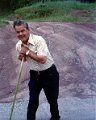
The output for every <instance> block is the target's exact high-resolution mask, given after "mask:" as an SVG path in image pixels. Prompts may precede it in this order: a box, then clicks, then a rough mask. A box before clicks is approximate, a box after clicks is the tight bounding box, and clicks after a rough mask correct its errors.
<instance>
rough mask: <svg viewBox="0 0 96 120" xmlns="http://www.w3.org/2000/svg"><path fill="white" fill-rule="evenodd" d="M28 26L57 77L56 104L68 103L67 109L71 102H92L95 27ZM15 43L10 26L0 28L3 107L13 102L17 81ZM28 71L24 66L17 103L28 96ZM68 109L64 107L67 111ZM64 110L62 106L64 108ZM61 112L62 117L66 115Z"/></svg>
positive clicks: (95, 78)
mask: <svg viewBox="0 0 96 120" xmlns="http://www.w3.org/2000/svg"><path fill="white" fill-rule="evenodd" d="M29 25H30V31H31V32H33V33H34V34H38V35H42V36H43V37H44V38H45V40H46V42H47V44H48V47H49V50H50V52H51V54H52V56H53V58H54V61H55V64H56V66H57V69H58V71H59V73H60V94H59V101H60V102H61V103H63V104H64V102H63V101H62V100H63V99H64V100H65V102H66V101H67V102H68V101H70V100H71V101H70V106H71V102H72V101H73V102H72V104H75V103H74V100H75V99H76V100H77V103H78V104H81V101H82V100H83V106H84V104H85V105H86V101H87V100H89V99H90V100H93V98H95V97H96V54H95V51H96V24H95V23H93V24H92V23H84V24H83V23H59V22H42V23H39V22H38V23H35V22H34V23H32V22H29ZM16 42H17V39H16V36H15V32H14V30H13V28H12V22H9V24H8V25H6V26H4V27H1V28H0V103H1V104H3V105H4V103H8V102H9V103H11V102H12V101H13V93H14V90H15V87H16V83H17V79H18V73H19V68H20V64H21V62H20V61H19V60H18V59H17V55H16V50H15V44H16ZM28 71H29V68H28V66H27V64H26V63H24V64H23V71H22V76H21V81H20V88H19V92H18V94H17V100H19V101H20V100H21V99H23V98H25V97H26V95H28V81H29V72H28ZM45 100H46V98H45V97H43V96H41V101H42V102H44V101H45ZM79 100H80V101H79ZM94 100H96V99H94ZM67 102H66V103H67ZM75 102H76V101H75ZM87 102H88V101H87ZM44 104H45V103H44ZM67 104H68V103H67ZM94 104H95V102H93V104H92V107H93V106H94V107H96V106H95V105H94ZM64 105H65V104H64ZM76 105H77V104H76ZM45 106H46V105H45ZM70 106H67V107H68V108H70ZM67 107H66V105H65V108H67ZM76 107H78V106H75V107H74V106H73V109H74V108H75V109H76ZM60 108H61V107H60ZM68 108H67V111H68ZM85 108H86V107H85ZM62 109H63V108H61V112H62ZM71 109H72V108H71ZM86 109H87V108H86ZM83 110H84V109H83ZM90 110H91V109H90ZM93 111H95V108H94V109H93ZM64 112H65V113H66V111H64ZM71 112H72V111H71ZM87 112H88V111H87ZM62 114H63V113H62ZM77 114H78V113H77ZM91 115H92V114H91ZM75 117H76V116H75ZM71 118H72V117H71ZM2 120H3V119H2ZM62 120H64V119H62ZM66 120H74V116H73V119H66ZM76 120H79V119H78V118H77V119H76ZM80 120H81V119H80ZM82 120H95V114H93V116H92V118H90V119H82Z"/></svg>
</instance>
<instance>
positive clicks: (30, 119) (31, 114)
mask: <svg viewBox="0 0 96 120" xmlns="http://www.w3.org/2000/svg"><path fill="white" fill-rule="evenodd" d="M38 82H39V81H38V80H37V76H36V75H31V74H30V82H29V104H28V109H27V120H35V119H36V111H37V108H38V105H39V94H40V91H41V89H42V88H41V86H40V84H39V83H38Z"/></svg>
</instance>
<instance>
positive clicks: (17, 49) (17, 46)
mask: <svg viewBox="0 0 96 120" xmlns="http://www.w3.org/2000/svg"><path fill="white" fill-rule="evenodd" d="M20 51H21V44H20V43H19V42H18V43H17V44H16V52H17V56H19V52H20Z"/></svg>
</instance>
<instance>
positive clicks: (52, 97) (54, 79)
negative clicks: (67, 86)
mask: <svg viewBox="0 0 96 120" xmlns="http://www.w3.org/2000/svg"><path fill="white" fill-rule="evenodd" d="M44 92H45V94H46V97H47V100H48V102H49V104H50V112H51V116H52V117H51V119H52V120H59V118H60V116H59V110H58V103H57V99H58V93H59V73H58V72H57V71H56V69H53V70H52V72H51V73H49V75H47V80H46V84H45V85H44Z"/></svg>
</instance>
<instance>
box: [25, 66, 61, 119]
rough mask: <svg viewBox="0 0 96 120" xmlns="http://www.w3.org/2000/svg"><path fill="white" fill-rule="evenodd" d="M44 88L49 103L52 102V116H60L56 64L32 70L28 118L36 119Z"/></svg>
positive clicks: (54, 117)
mask: <svg viewBox="0 0 96 120" xmlns="http://www.w3.org/2000/svg"><path fill="white" fill-rule="evenodd" d="M42 88H43V90H44V92H45V95H46V98H47V100H48V103H49V104H50V112H51V118H53V119H54V120H57V119H58V118H59V110H58V103H57V99H58V93H59V73H58V71H57V69H56V67H55V65H52V66H51V67H50V68H48V69H47V70H44V71H41V72H36V71H33V70H30V81H29V104H28V110H27V119H28V120H35V118H36V116H35V115H36V111H37V108H38V105H39V94H40V91H41V90H42ZM58 120H59V119H58Z"/></svg>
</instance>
